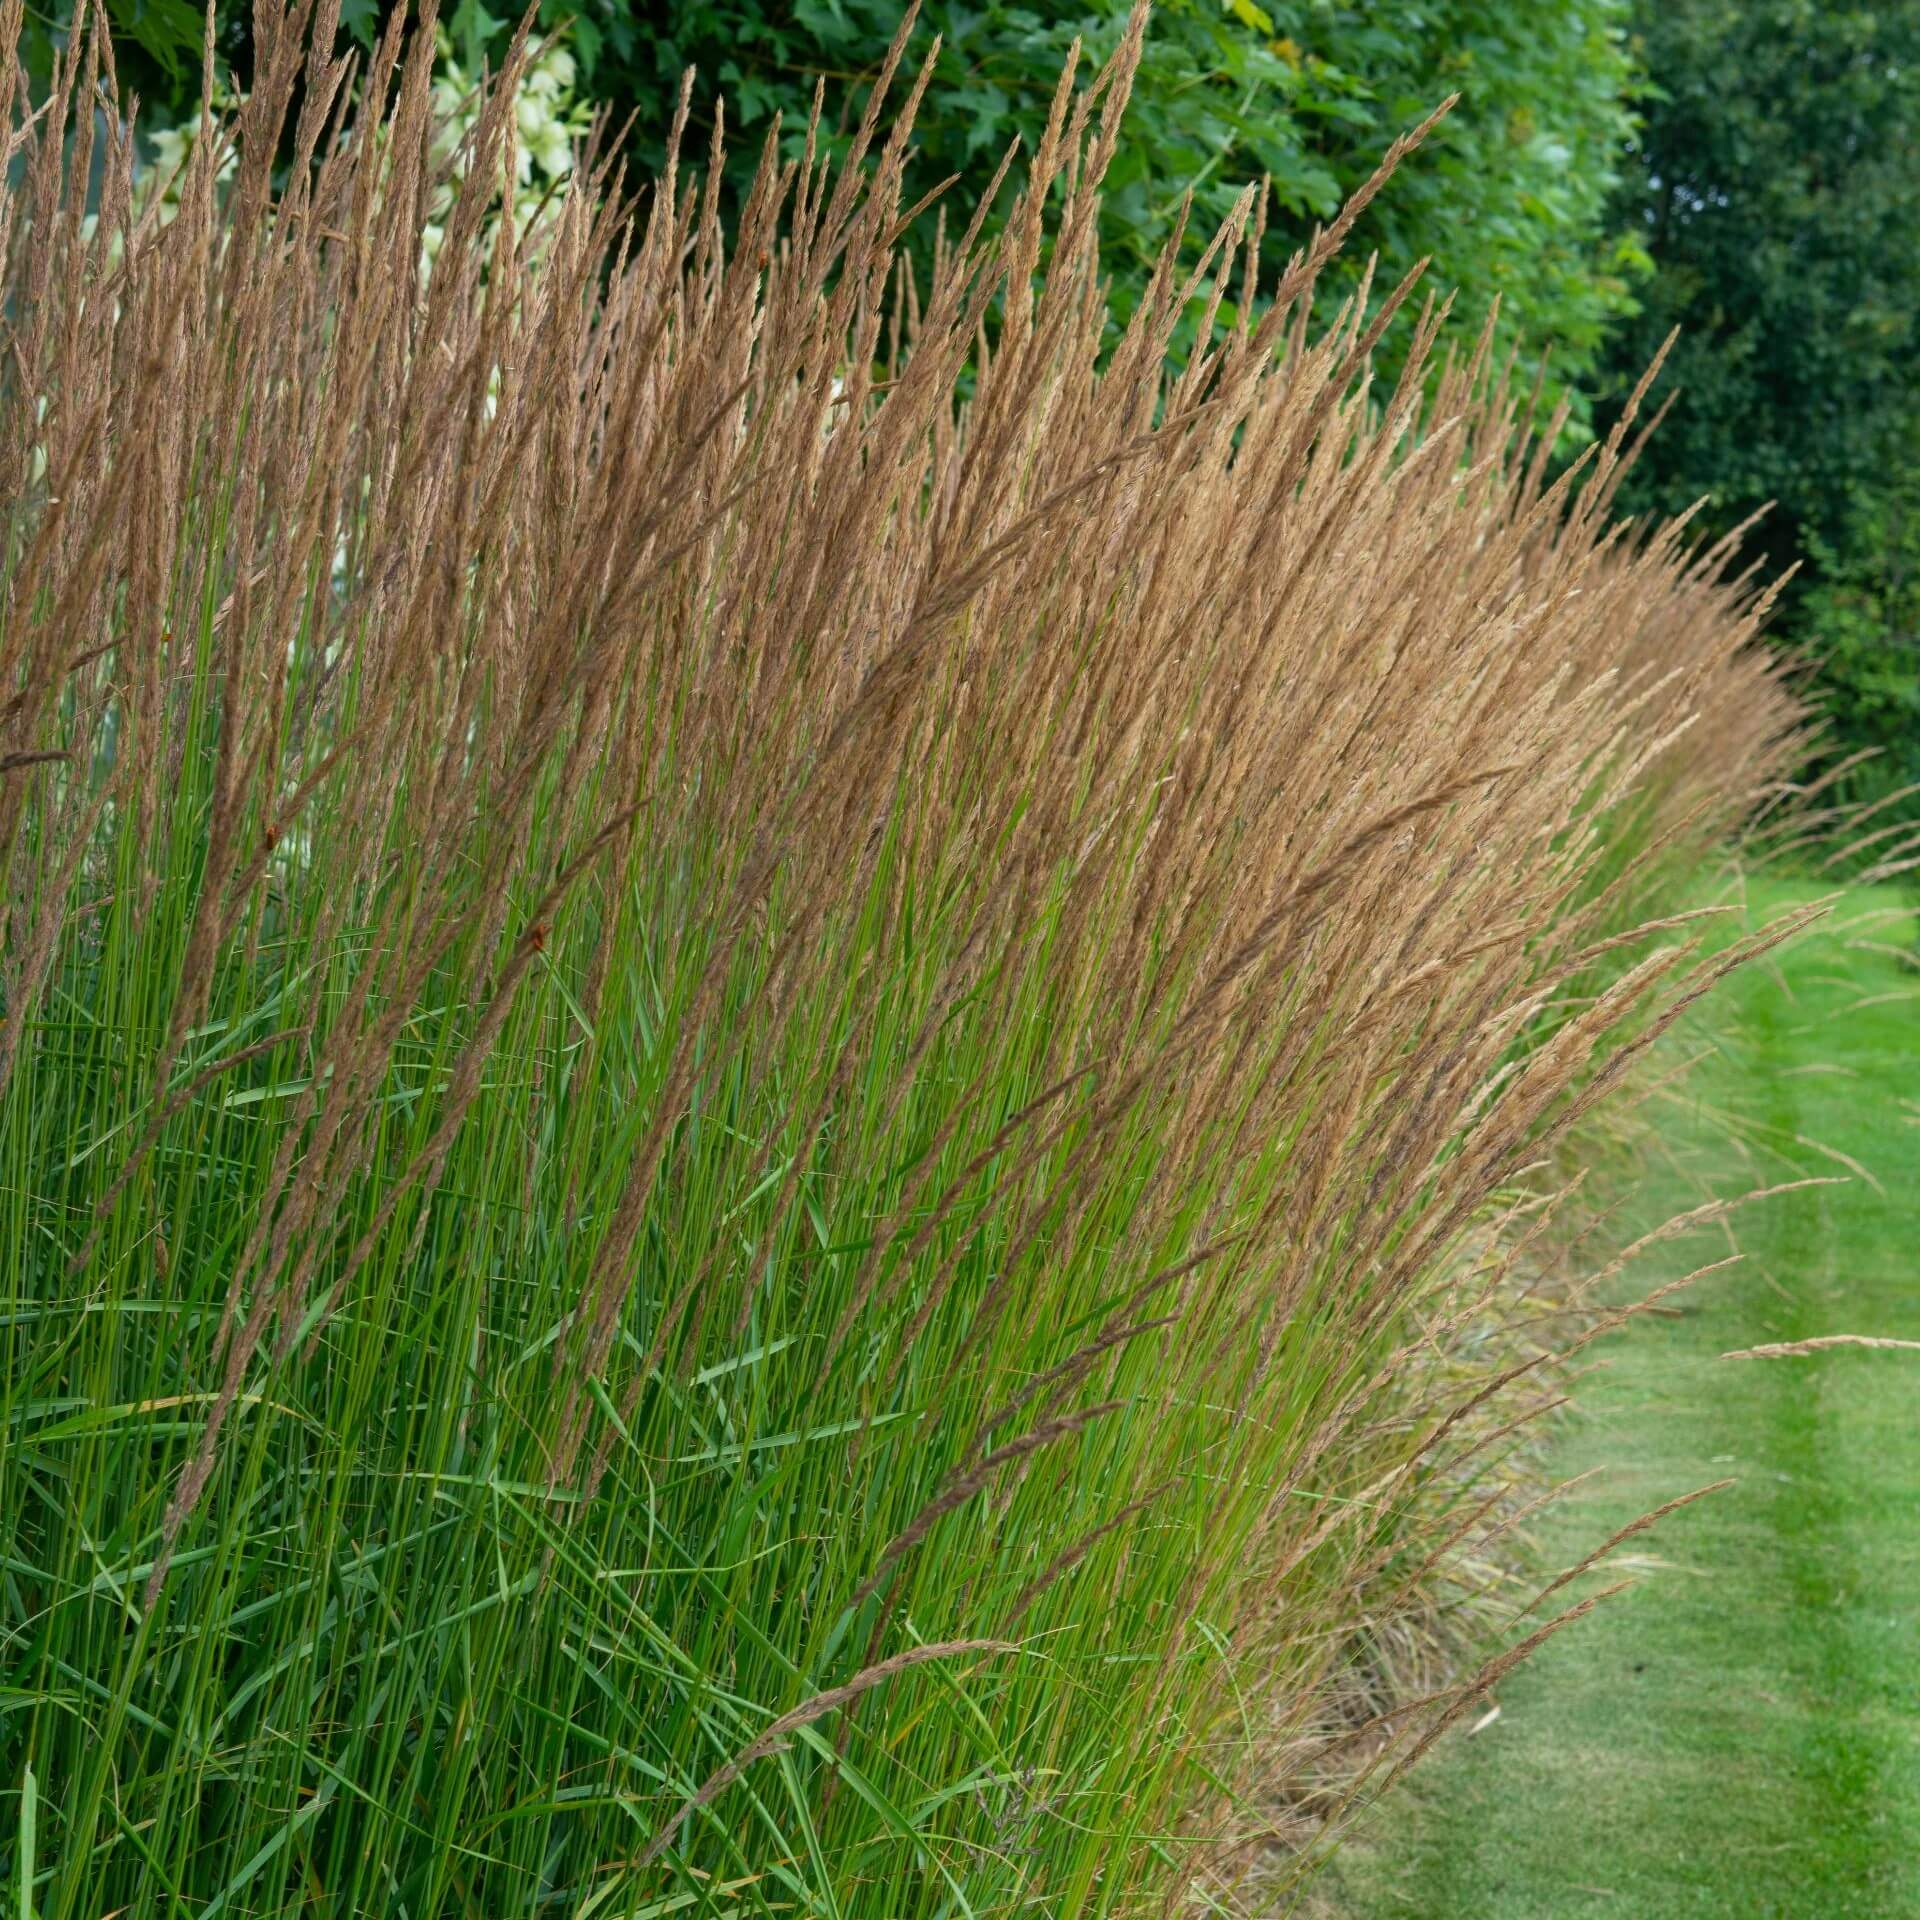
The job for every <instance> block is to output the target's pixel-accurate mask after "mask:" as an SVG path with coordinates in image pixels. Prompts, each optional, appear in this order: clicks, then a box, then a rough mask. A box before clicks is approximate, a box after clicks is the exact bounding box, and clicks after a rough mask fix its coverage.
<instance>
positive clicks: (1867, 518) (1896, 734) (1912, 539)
mask: <svg viewBox="0 0 1920 1920" xmlns="http://www.w3.org/2000/svg"><path fill="white" fill-rule="evenodd" d="M1811 547H1812V559H1813V563H1814V568H1815V570H1816V582H1815V584H1814V586H1813V587H1812V588H1811V589H1810V590H1809V591H1808V593H1807V594H1806V597H1805V599H1804V601H1803V602H1802V604H1801V606H1800V608H1799V611H1798V618H1797V621H1796V628H1797V631H1798V634H1799V636H1800V638H1801V640H1802V642H1803V644H1804V645H1805V646H1806V647H1807V648H1808V650H1809V651H1810V652H1811V653H1812V654H1813V655H1814V657H1815V659H1816V660H1817V661H1818V663H1819V666H1820V678H1819V681H1818V683H1817V684H1818V691H1819V693H1820V696H1821V700H1822V704H1823V705H1824V706H1825V707H1826V709H1827V711H1828V712H1829V713H1830V714H1831V715H1832V717H1833V721H1834V730H1835V734H1836V736H1837V738H1838V739H1839V740H1840V741H1842V742H1844V743H1845V744H1846V745H1847V746H1849V747H1872V748H1875V749H1877V758H1876V759H1875V761H1874V762H1873V763H1871V764H1870V765H1869V766H1867V767H1864V768H1863V769H1862V770H1861V772H1860V774H1859V775H1857V776H1855V778H1854V780H1853V782H1852V786H1853V789H1854V791H1856V792H1861V793H1876V792H1880V793H1884V792H1887V791H1889V790H1891V789H1892V788H1893V787H1895V786H1905V785H1908V784H1909V783H1911V782H1913V781H1916V780H1920V475H1917V474H1915V472H1914V470H1913V469H1912V468H1911V467H1906V468H1902V469H1899V470H1898V471H1897V472H1896V474H1895V475H1894V476H1893V478H1892V479H1891V480H1889V481H1888V482H1885V483H1883V484H1878V485H1868V486H1862V487H1859V488H1856V489H1854V490H1853V502H1852V512H1851V514H1850V515H1849V517H1848V519H1847V520H1846V522H1845V523H1844V537H1843V538H1842V539H1841V540H1840V541H1837V542H1829V541H1827V540H1825V539H1823V538H1822V537H1821V536H1820V535H1818V534H1815V535H1813V536H1812V540H1811Z"/></svg>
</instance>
